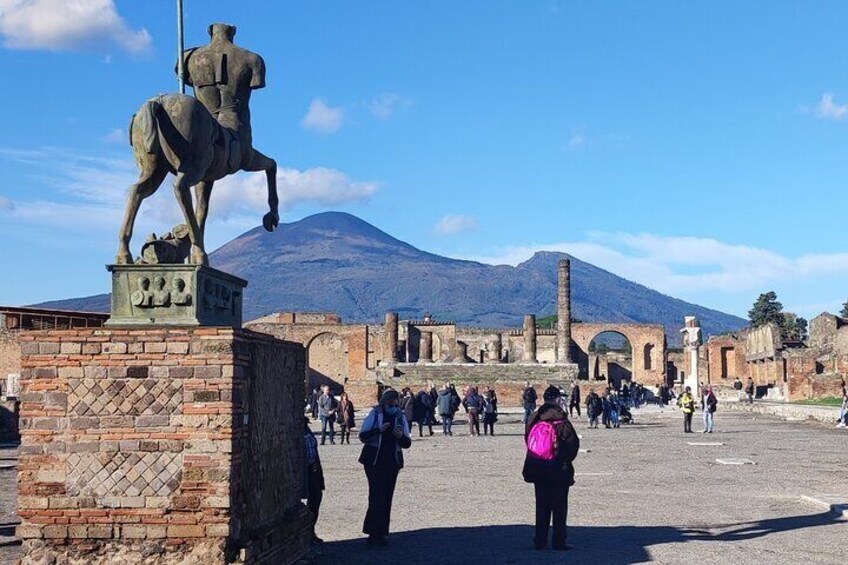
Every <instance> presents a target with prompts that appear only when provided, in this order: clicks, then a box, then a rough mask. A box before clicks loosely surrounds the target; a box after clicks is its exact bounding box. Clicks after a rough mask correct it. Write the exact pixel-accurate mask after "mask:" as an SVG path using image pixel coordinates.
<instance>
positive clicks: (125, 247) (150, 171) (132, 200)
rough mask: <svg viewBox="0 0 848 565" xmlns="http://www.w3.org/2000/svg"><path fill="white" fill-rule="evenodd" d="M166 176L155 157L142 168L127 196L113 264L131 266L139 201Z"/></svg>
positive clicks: (166, 172)
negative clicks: (132, 244) (133, 236)
mask: <svg viewBox="0 0 848 565" xmlns="http://www.w3.org/2000/svg"><path fill="white" fill-rule="evenodd" d="M167 174H168V169H167V168H165V167H164V166H162V165H161V164H160V163H159V162H158V160H157V158H156V156H155V155H154V156H151V158H150V161H148V162H147V163H145V165H144V166H143V169H142V171H141V175H140V176H139V179H138V182H136V183H135V184H134V185H132V186H131V187H130V191H129V195H128V196H127V210H126V212H125V213H124V223H123V224H121V231H120V234H119V239H120V243H119V245H118V255H117V256H116V257H115V263H117V264H118V265H131V264H132V262H133V260H132V253H130V240H131V239H132V233H133V226H134V225H135V218H136V215H138V209H139V207H140V206H141V201H142V200H144V199H145V198H147V197H148V196H150V195H151V194H153V193H154V192H156V189H158V188H159V185H161V184H162V181H163V180H165V175H167Z"/></svg>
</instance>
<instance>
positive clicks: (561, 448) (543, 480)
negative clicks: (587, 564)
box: [523, 386, 580, 551]
mask: <svg viewBox="0 0 848 565" xmlns="http://www.w3.org/2000/svg"><path fill="white" fill-rule="evenodd" d="M561 395H562V393H561V392H560V390H559V389H558V388H557V387H555V386H550V387H548V388H547V389H546V390H545V392H544V394H543V399H544V401H545V402H544V404H542V406H540V407H539V409H538V410H536V412H534V413H533V414H532V415H531V416H530V418H529V419H528V421H527V427H526V429H525V432H524V441H525V443H527V440H528V438H529V437H530V435H531V433H532V431H533V428H534V427H535V426H536V425H546V426H550V427H549V429H553V430H555V431H556V441H555V449H554V452H553V457H552V458H551V459H542V458H539V457H537V456H536V455H534V453H533V452H531V450H530V449H529V448H528V450H527V456H526V458H525V460H524V470H523V475H524V480H525V481H526V482H528V483H533V485H534V487H535V493H536V536H535V537H534V539H533V545H534V546H535V548H536V549H545V548H547V547H548V532H549V530H550V526H551V519H552V518H553V536H552V544H551V545H552V546H553V548H554V549H555V550H560V551H564V550H567V549H571V546H570V545H568V544H566V543H565V540H566V533H567V532H566V521H567V518H568V490H569V488H570V487H571V485H573V484H574V465H573V463H572V462H573V461H574V459H575V458H576V457H577V453H578V452H579V451H580V439H579V438H578V437H577V432H575V431H574V426H572V425H571V422H569V421H568V414H566V412H565V410H564V409H563V408H562V406H561V405H560V400H561V399H560V397H561ZM534 435H535V434H534Z"/></svg>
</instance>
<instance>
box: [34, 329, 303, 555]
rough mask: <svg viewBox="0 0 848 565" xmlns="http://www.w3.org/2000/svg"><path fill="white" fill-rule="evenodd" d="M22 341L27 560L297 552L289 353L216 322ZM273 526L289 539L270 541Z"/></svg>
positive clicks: (294, 379) (296, 361) (297, 448)
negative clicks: (217, 325)
mask: <svg viewBox="0 0 848 565" xmlns="http://www.w3.org/2000/svg"><path fill="white" fill-rule="evenodd" d="M20 343H21V349H22V354H23V358H22V361H23V362H22V365H23V370H22V375H21V384H22V390H23V392H22V396H21V402H22V403H21V435H22V445H21V450H20V461H19V474H18V492H19V498H18V503H19V514H20V516H21V525H20V526H19V528H18V535H19V536H20V537H21V538H23V553H24V555H25V561H26V562H30V563H52V562H53V561H51V560H52V559H57V560H58V561H59V562H63V563H69V564H75V563H80V564H81V563H86V564H90V563H118V562H124V563H164V564H170V563H184V562H188V563H198V564H206V563H209V564H213V563H214V564H218V563H221V564H223V563H225V562H227V561H226V560H227V559H229V558H232V557H233V556H234V555H235V553H236V552H237V551H238V550H240V549H242V548H244V549H246V550H248V551H247V555H248V556H249V562H257V563H258V562H266V561H264V560H265V557H263V556H264V555H266V554H268V553H269V551H271V552H272V551H273V550H274V548H275V547H280V546H286V547H287V548H288V550H289V555H291V556H292V558H296V557H297V556H299V555H302V554H303V553H304V552H305V550H306V542H307V528H306V523H307V521H308V520H307V519H306V514H305V510H304V509H303V507H302V505H301V504H300V502H299V500H298V498H299V492H298V493H296V491H299V484H297V485H296V483H297V480H296V476H299V469H298V468H297V465H298V463H299V462H301V461H302V460H303V457H302V451H301V450H302V445H301V443H302V442H298V441H297V440H296V439H295V437H296V436H297V438H298V439H299V433H300V431H301V429H302V422H297V421H296V420H297V418H296V417H295V416H294V415H295V414H298V413H299V410H298V409H299V407H300V402H301V394H300V391H299V385H300V383H301V382H302V381H301V375H302V370H303V367H304V353H303V349H302V348H301V347H300V346H299V345H296V344H291V343H285V342H281V341H279V340H275V339H273V338H271V337H270V336H265V335H263V334H258V333H255V332H250V331H245V330H233V329H220V328H198V329H151V330H142V329H133V330H122V329H108V330H106V329H88V330H65V331H47V332H32V333H27V334H23V335H21V336H20ZM298 371H301V372H300V373H298ZM295 391H297V392H298V394H294V392H295ZM265 441H267V442H269V444H270V445H269V446H265V445H264V444H263V442H265ZM272 450H273V452H272ZM271 474H274V475H275V476H276V477H277V478H278V481H273V482H268V481H265V482H263V484H258V483H257V481H256V480H255V479H254V478H253V475H256V476H260V477H263V478H267V477H268V476H270V475H271ZM266 499H267V501H266V502H264V503H260V500H263V501H265V500H266ZM272 503H274V504H276V507H275V508H271V504H272ZM275 530H276V531H277V532H281V531H282V532H287V535H288V537H286V536H279V535H277V537H276V539H274V540H273V542H269V541H268V539H269V538H268V536H269V535H270V534H269V532H272V531H275ZM257 547H258V548H260V549H261V551H260V550H259V549H254V548H257ZM267 562H279V561H267Z"/></svg>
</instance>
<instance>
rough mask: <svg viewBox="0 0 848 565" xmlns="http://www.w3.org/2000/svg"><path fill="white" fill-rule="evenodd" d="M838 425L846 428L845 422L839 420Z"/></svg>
mask: <svg viewBox="0 0 848 565" xmlns="http://www.w3.org/2000/svg"><path fill="white" fill-rule="evenodd" d="M836 427H837V428H844V427H845V422H839V423H838V424H836Z"/></svg>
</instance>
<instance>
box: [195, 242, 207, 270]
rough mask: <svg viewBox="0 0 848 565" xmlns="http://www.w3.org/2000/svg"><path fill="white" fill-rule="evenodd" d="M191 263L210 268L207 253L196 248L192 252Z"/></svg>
mask: <svg viewBox="0 0 848 565" xmlns="http://www.w3.org/2000/svg"><path fill="white" fill-rule="evenodd" d="M191 263H192V265H203V266H204V267H208V266H209V257H208V256H207V255H206V252H205V251H203V250H202V249H200V248H197V247H196V248H194V249H192V251H191Z"/></svg>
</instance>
